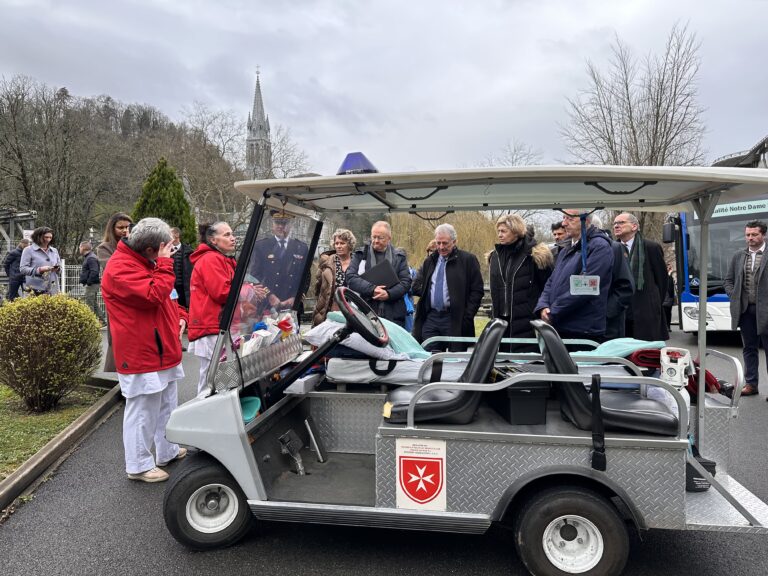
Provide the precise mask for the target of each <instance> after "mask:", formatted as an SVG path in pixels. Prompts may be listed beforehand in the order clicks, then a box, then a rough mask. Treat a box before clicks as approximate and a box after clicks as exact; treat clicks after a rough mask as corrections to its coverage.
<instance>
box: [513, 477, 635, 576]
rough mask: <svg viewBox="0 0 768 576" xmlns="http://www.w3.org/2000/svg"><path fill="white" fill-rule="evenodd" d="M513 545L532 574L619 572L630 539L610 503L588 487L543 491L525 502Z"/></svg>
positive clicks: (605, 574) (595, 575)
mask: <svg viewBox="0 0 768 576" xmlns="http://www.w3.org/2000/svg"><path fill="white" fill-rule="evenodd" d="M514 535H515V546H516V548H517V553H518V555H519V556H520V559H521V560H522V561H523V563H524V564H525V566H526V568H528V570H529V571H530V572H531V573H532V574H540V575H546V576H556V575H557V576H560V575H563V574H583V575H587V576H610V575H613V574H620V573H621V571H622V569H623V568H624V564H625V563H626V561H627V556H628V555H629V536H628V534H627V527H626V525H625V524H624V521H623V520H622V519H621V517H620V516H619V514H618V513H617V511H616V509H615V508H614V507H613V505H612V504H611V503H610V502H609V501H608V500H606V499H605V498H603V497H602V496H600V495H599V494H597V493H596V492H593V491H591V490H588V489H584V488H579V487H575V486H573V487H560V488H550V489H548V490H544V491H542V492H540V493H539V494H536V495H535V496H533V497H532V498H531V499H530V500H528V502H526V503H525V504H524V505H523V507H522V509H521V511H520V514H519V515H518V516H517V517H516V520H515V523H514Z"/></svg>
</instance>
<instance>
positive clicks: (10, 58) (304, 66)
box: [0, 0, 768, 174]
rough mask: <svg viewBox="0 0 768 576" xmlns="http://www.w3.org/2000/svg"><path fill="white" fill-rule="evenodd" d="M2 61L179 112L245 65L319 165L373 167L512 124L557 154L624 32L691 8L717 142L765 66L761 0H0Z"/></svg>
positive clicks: (752, 131)
mask: <svg viewBox="0 0 768 576" xmlns="http://www.w3.org/2000/svg"><path fill="white" fill-rule="evenodd" d="M0 14H2V19H0V74H3V75H5V76H11V75H14V74H26V75H29V76H32V77H34V78H36V79H38V80H40V81H42V82H45V83H47V84H50V85H55V86H67V87H68V88H69V90H70V91H71V92H72V93H73V94H78V95H82V96H91V95H96V94H109V95H111V96H113V97H114V98H117V99H119V100H122V101H124V102H142V103H148V104H152V105H155V106H157V107H158V108H160V109H161V110H163V111H164V112H165V113H166V114H168V115H169V116H170V117H172V118H178V117H179V115H180V111H181V109H182V108H183V107H184V106H188V105H189V104H191V103H192V102H193V101H195V100H198V101H203V102H206V103H207V104H208V105H209V106H213V107H221V108H227V109H233V110H236V111H240V112H241V113H242V117H243V121H245V118H246V117H247V114H248V111H249V110H250V108H251V101H252V95H253V85H254V80H255V70H256V66H260V67H261V70H262V74H261V79H262V90H263V95H264V101H265V106H266V109H267V113H268V114H269V116H270V120H271V122H272V124H273V126H274V125H277V124H281V125H284V126H286V127H289V128H290V129H291V132H292V135H293V137H294V139H295V140H296V141H297V142H298V143H299V145H300V146H301V147H302V148H303V149H304V150H305V152H306V153H307V155H308V157H309V160H310V162H311V163H312V165H313V169H314V170H315V171H317V172H321V173H326V174H328V173H333V172H335V170H336V168H337V167H338V165H339V164H340V162H341V159H342V158H343V156H344V154H345V153H346V152H349V151H355V150H361V151H363V152H365V153H366V155H368V156H369V158H371V160H372V161H373V162H374V163H375V164H376V165H377V166H378V167H379V168H380V169H382V170H404V169H435V168H455V167H458V166H471V165H473V164H476V163H477V162H479V161H480V160H482V159H483V158H484V157H486V156H488V155H489V154H492V153H494V152H497V151H498V150H499V149H500V148H501V147H502V146H503V145H504V144H505V143H506V141H508V140H509V139H512V138H514V139H516V140H518V141H522V142H525V143H527V144H529V145H531V146H533V147H534V148H537V149H539V150H541V151H542V155H543V160H544V161H545V162H556V161H560V160H564V159H567V152H566V150H564V149H563V144H562V141H561V139H560V135H559V124H561V123H563V122H564V121H565V99H566V97H568V96H573V95H575V94H576V92H577V90H578V89H579V88H580V87H583V86H584V85H585V82H586V75H585V73H584V68H585V63H586V61H587V60H592V61H594V62H595V63H596V64H598V65H600V64H604V63H605V62H606V60H607V58H608V56H609V51H610V46H611V43H612V42H613V41H614V38H615V37H616V36H618V37H620V38H621V39H622V41H624V42H625V43H626V44H627V45H629V46H631V47H632V48H633V50H634V51H635V53H636V54H637V55H638V56H640V57H642V56H644V55H646V54H648V53H649V52H651V51H660V50H661V49H662V48H663V44H664V40H665V38H666V35H667V34H668V32H669V30H670V29H671V27H672V26H673V25H674V24H675V23H676V22H682V23H686V22H688V25H689V27H690V29H691V30H692V31H694V32H696V34H697V35H698V37H699V39H700V41H701V50H700V54H701V58H702V66H701V72H700V101H701V103H702V105H704V106H705V107H706V108H707V113H706V116H705V120H706V123H707V126H708V128H709V131H708V134H707V141H706V146H707V148H708V149H709V150H710V156H711V157H712V158H714V157H715V156H719V155H722V154H727V153H730V152H734V151H736V150H740V149H745V148H749V147H750V146H752V145H753V144H754V143H755V142H756V141H757V140H758V139H760V138H761V137H762V136H764V134H763V132H768V129H766V127H765V114H764V112H763V108H764V105H763V104H762V102H761V96H762V94H765V92H766V88H768V85H767V84H768V79H766V76H765V75H764V74H760V62H759V56H758V57H757V58H755V57H754V55H755V54H759V53H760V49H761V47H762V44H763V36H764V32H763V30H762V28H763V25H762V22H764V21H765V19H766V16H768V3H761V2H752V3H750V5H749V9H748V10H747V9H745V10H731V11H726V9H724V8H723V7H717V6H716V5H714V4H710V3H707V2H704V3H702V2H694V1H692V0H680V1H678V2H675V3H671V4H670V3H668V2H662V1H660V0H644V1H636V2H608V1H597V0H593V1H583V2H571V1H566V0H544V1H541V2H534V1H528V0H517V1H512V0H508V1H504V0H496V1H491V2H470V1H454V2H437V1H434V0H432V1H427V0H425V1H423V2H406V1H405V0H388V1H384V0H382V1H379V2H366V3H361V2H353V1H350V0H343V1H337V2H333V3H325V2H319V1H313V0H297V1H294V2H290V3H274V2H266V1H261V2H253V1H247V0H223V1H219V2H215V3H213V2H205V1H202V0H196V1H190V2H184V3H180V2H172V1H169V0H134V1H129V0H115V1H113V2H110V3H104V2H96V1H94V0H70V1H67V2H54V1H52V0H50V1H49V0H46V1H41V0H34V1H31V0H24V1H20V0H18V1H10V0H0Z"/></svg>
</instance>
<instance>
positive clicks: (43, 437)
mask: <svg viewBox="0 0 768 576" xmlns="http://www.w3.org/2000/svg"><path fill="white" fill-rule="evenodd" d="M103 394H104V391H103V390H95V389H91V388H81V389H79V390H75V391H74V392H73V393H72V394H70V395H69V396H68V397H66V398H64V399H62V400H61V402H59V405H58V407H57V408H56V409H55V410H52V411H50V412H47V413H45V414H34V413H31V412H29V411H28V410H27V409H26V408H25V406H24V403H23V402H22V401H21V400H20V399H19V398H18V397H17V396H16V395H15V394H14V393H13V392H12V391H11V389H10V388H8V387H6V386H3V385H0V480H3V479H5V478H6V477H7V476H8V475H9V474H10V473H11V472H13V471H14V470H15V469H16V468H18V467H19V466H20V465H21V464H22V463H23V462H24V461H25V460H27V459H28V458H30V457H31V456H33V455H34V454H35V453H36V452H37V451H38V450H40V448H42V447H43V446H45V444H46V443H47V442H48V441H50V440H51V439H52V438H53V437H54V436H56V434H58V433H59V432H61V431H62V430H64V428H66V427H67V426H69V425H70V424H71V423H72V422H73V421H74V420H75V419H76V418H77V417H78V416H80V415H81V414H82V413H83V412H85V411H86V410H87V409H88V408H89V407H90V406H92V405H93V403H94V402H95V401H96V400H98V399H99V398H100V397H101V396H102V395H103Z"/></svg>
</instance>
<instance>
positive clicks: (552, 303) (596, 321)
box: [534, 210, 613, 341]
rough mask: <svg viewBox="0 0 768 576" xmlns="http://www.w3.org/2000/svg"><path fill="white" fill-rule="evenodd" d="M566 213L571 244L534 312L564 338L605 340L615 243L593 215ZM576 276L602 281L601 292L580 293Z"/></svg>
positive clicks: (563, 252)
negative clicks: (584, 236)
mask: <svg viewBox="0 0 768 576" xmlns="http://www.w3.org/2000/svg"><path fill="white" fill-rule="evenodd" d="M563 214H564V216H563V226H564V227H565V231H566V233H567V234H568V237H569V238H570V240H571V245H570V246H568V247H566V248H565V249H563V250H561V251H560V253H559V254H558V256H557V261H556V262H555V269H554V270H553V271H552V275H551V276H550V277H549V280H547V283H546V284H545V285H544V290H543V291H542V293H541V296H540V297H539V302H538V304H537V305H536V309H535V311H534V313H535V314H537V315H539V316H540V317H541V319H542V320H544V321H545V322H548V323H550V324H552V326H554V327H555V329H556V330H557V331H558V333H559V334H560V336H562V337H563V338H587V339H590V340H596V341H602V340H603V339H604V337H605V328H606V310H607V305H608V294H609V292H610V290H611V278H612V268H613V251H612V250H611V241H610V239H609V238H608V237H607V236H606V235H605V234H604V233H603V232H602V230H598V229H597V228H595V227H594V226H593V225H592V218H591V215H590V214H586V215H583V214H580V213H579V211H578V210H564V211H563ZM582 218H583V219H584V221H585V226H586V246H585V247H583V246H582V237H581V220H582ZM585 261H586V262H585ZM573 276H582V277H584V276H591V277H593V278H599V282H598V286H597V287H596V288H597V290H596V292H597V293H593V294H590V293H579V292H578V291H577V290H575V289H574V286H573V283H572V281H571V278H572V277H573Z"/></svg>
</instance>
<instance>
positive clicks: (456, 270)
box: [413, 224, 483, 351]
mask: <svg viewBox="0 0 768 576" xmlns="http://www.w3.org/2000/svg"><path fill="white" fill-rule="evenodd" d="M456 239H457V237H456V229H455V228H454V227H453V226H451V225H450V224H440V226H438V227H437V228H435V242H436V246H437V251H436V252H434V253H432V254H430V255H429V256H427V258H426V259H425V260H424V263H423V264H422V265H421V270H420V271H419V274H420V276H421V278H423V279H424V280H423V283H422V286H421V291H420V292H419V294H417V295H418V296H419V297H420V298H419V302H418V304H417V305H416V319H415V321H414V326H413V336H414V338H416V340H418V341H419V342H423V341H424V340H426V339H428V338H431V337H432V336H474V335H475V314H477V311H478V309H479V308H480V303H481V301H482V299H483V277H482V275H481V274H480V263H479V262H478V261H477V257H476V256H475V255H474V254H470V253H469V252H465V251H464V250H459V248H457V247H456ZM445 348H446V344H445V343H434V344H431V345H429V347H428V349H429V350H430V351H437V350H444V349H445ZM466 348H467V345H466V344H460V343H453V344H451V346H450V349H451V350H452V351H455V350H466Z"/></svg>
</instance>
